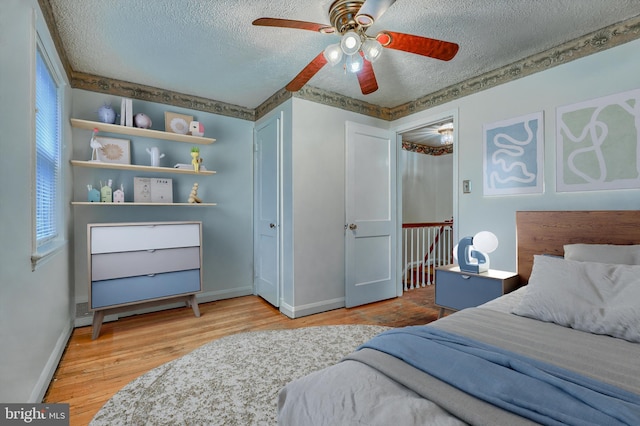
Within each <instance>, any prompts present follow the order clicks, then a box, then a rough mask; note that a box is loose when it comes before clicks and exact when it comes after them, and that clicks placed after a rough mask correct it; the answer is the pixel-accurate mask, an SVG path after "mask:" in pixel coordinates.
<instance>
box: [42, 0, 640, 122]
mask: <svg viewBox="0 0 640 426" xmlns="http://www.w3.org/2000/svg"><path fill="white" fill-rule="evenodd" d="M38 4H39V5H40V9H41V10H42V14H43V16H44V18H45V21H46V22H47V26H48V27H49V32H50V33H51V37H52V39H53V42H54V44H55V46H56V49H57V50H58V55H59V56H60V60H61V61H62V63H63V66H64V68H65V71H66V73H67V77H68V78H69V81H70V83H71V87H73V88H79V89H85V90H90V91H93V92H99V93H108V94H112V95H117V96H125V97H129V98H132V99H140V100H146V101H151V102H157V103H161V104H167V105H173V106H177V107H183V108H189V109H194V110H198V111H205V112H210V113H213V114H219V115H224V116H228V117H234V118H239V119H242V120H250V121H256V120H258V119H259V118H261V117H264V116H265V115H266V114H267V113H268V112H269V111H271V110H272V109H274V108H276V107H277V106H278V105H280V104H281V103H283V102H285V101H286V100H288V99H290V98H291V97H296V98H300V99H305V100H309V101H312V102H316V103H320V104H324V105H328V106H332V107H335V108H340V109H343V110H346V111H352V112H356V113H359V114H364V115H367V116H371V117H375V118H379V119H382V120H386V121H393V120H397V119H399V118H402V117H406V116H408V115H411V114H414V113H416V112H420V111H424V110H427V109H429V108H433V107H435V106H438V105H442V104H444V103H447V102H450V101H453V100H455V99H459V98H462V97H464V96H469V95H472V94H475V93H478V92H481V91H483V90H486V89H490V88H492V87H495V86H498V85H500V84H504V83H507V82H510V81H514V80H517V79H519V78H522V77H526V76H529V75H531V74H534V73H537V72H540V71H545V70H547V69H550V68H552V67H555V66H557V65H561V64H565V63H567V62H570V61H573V60H576V59H580V58H583V57H586V56H589V55H592V54H594V53H598V52H601V51H603V50H606V49H609V48H612V47H615V46H619V45H621V44H624V43H627V42H629V41H632V40H635V39H638V38H640V16H636V17H634V18H631V19H628V20H626V21H622V22H619V23H617V24H613V25H610V26H608V27H605V28H602V29H600V30H598V31H594V32H592V33H590V34H587V35H585V36H582V37H579V38H577V39H575V40H571V41H569V42H567V43H563V44H561V45H559V46H556V47H554V48H551V49H548V50H546V51H544V52H541V53H538V54H535V55H532V56H529V57H528V58H525V59H522V60H520V61H517V62H514V63H512V64H509V65H506V66H503V67H500V68H498V69H495V70H493V71H489V72H487V73H484V74H482V75H480V76H477V77H473V78H470V79H468V80H466V81H463V82H460V83H457V84H454V85H451V86H449V87H446V88H444V89H442V90H439V91H437V92H434V93H431V94H428V95H425V96H423V97H420V98H418V99H415V100H413V101H410V102H407V103H405V104H402V105H398V106H396V107H392V108H388V107H382V106H378V105H374V104H370V103H367V102H364V101H361V100H358V99H353V98H349V97H346V96H342V95H340V94H338V93H334V92H330V91H326V90H322V89H318V88H316V87H313V86H304V87H303V88H302V89H301V90H299V91H298V92H294V93H290V92H287V91H286V90H285V89H280V90H279V91H278V92H276V93H274V94H273V95H272V96H270V97H269V98H268V99H267V100H266V101H265V102H263V103H262V104H261V105H259V106H258V107H257V108H255V109H251V108H245V107H241V106H238V105H233V104H228V103H225V102H219V101H216V100H213V99H208V98H203V97H199V96H193V95H188V94H184V93H178V92H173V91H170V90H164V89H160V88H155V87H151V86H145V85H141V84H137V83H132V82H126V81H121V80H115V79H111V78H107V77H101V76H95V75H90V74H85V73H81V72H77V71H74V70H73V68H72V67H71V65H70V61H69V59H68V57H67V54H66V51H65V49H64V46H63V44H62V41H61V39H60V35H59V33H58V31H57V26H56V22H55V18H54V15H53V11H52V9H51V4H50V3H49V0H38Z"/></svg>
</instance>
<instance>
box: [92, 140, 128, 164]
mask: <svg viewBox="0 0 640 426" xmlns="http://www.w3.org/2000/svg"><path fill="white" fill-rule="evenodd" d="M96 140H97V141H98V142H100V145H102V147H100V148H98V161H101V162H103V163H113V164H131V151H130V148H129V145H130V141H129V140H128V139H117V138H106V137H104V136H96Z"/></svg>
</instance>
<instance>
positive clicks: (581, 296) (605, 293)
mask: <svg viewBox="0 0 640 426" xmlns="http://www.w3.org/2000/svg"><path fill="white" fill-rule="evenodd" d="M527 287H528V288H527V292H526V294H525V295H524V296H523V298H522V300H521V301H520V303H519V304H518V305H517V306H516V307H515V308H514V309H513V310H512V311H511V312H512V313H514V314H516V315H521V316H525V317H529V318H534V319H538V320H541V321H547V322H553V323H556V324H560V325H563V326H566V327H572V328H575V329H577V330H582V331H588V332H591V333H595V334H606V335H609V336H613V337H619V338H622V339H625V340H629V341H631V342H640V265H614V264H607V263H595V262H579V261H574V260H568V259H562V258H557V257H551V256H540V255H536V256H534V260H533V269H532V271H531V277H530V278H529V284H528V285H527Z"/></svg>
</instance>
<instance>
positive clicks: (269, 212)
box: [254, 115, 282, 307]
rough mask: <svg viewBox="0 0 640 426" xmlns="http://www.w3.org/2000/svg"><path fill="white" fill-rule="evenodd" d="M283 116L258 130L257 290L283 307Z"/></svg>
mask: <svg viewBox="0 0 640 426" xmlns="http://www.w3.org/2000/svg"><path fill="white" fill-rule="evenodd" d="M281 125H282V116H281V115H276V116H274V117H273V118H272V119H270V120H269V121H267V122H266V123H264V124H263V125H261V126H260V127H258V128H257V129H256V131H255V157H254V158H255V160H254V165H255V166H254V169H255V182H254V188H255V191H254V194H255V195H254V219H255V220H254V223H255V231H254V265H255V266H254V267H255V274H254V289H255V291H256V294H257V295H259V296H260V297H262V298H263V299H265V300H266V301H267V302H269V303H271V304H272V305H274V306H276V307H279V306H280V243H279V241H280V238H279V236H280V232H279V231H280V221H279V217H280V209H279V206H280V191H279V175H280V173H279V169H280V167H279V159H280V156H279V151H280V146H281V137H282V132H281Z"/></svg>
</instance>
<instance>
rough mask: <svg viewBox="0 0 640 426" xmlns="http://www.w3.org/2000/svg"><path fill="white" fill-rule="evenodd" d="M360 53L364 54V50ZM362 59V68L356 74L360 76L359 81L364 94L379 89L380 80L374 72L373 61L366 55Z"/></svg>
mask: <svg viewBox="0 0 640 426" xmlns="http://www.w3.org/2000/svg"><path fill="white" fill-rule="evenodd" d="M360 54H361V55H362V52H360ZM363 56H364V55H363ZM362 59H363V64H362V69H361V70H360V71H359V72H358V73H357V74H356V75H357V76H358V83H360V90H361V91H362V94H363V95H368V94H369V93H373V92H375V91H376V90H378V81H377V80H376V74H375V73H374V72H373V66H372V65H371V62H369V61H367V60H366V59H364V57H363V58H362Z"/></svg>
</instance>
